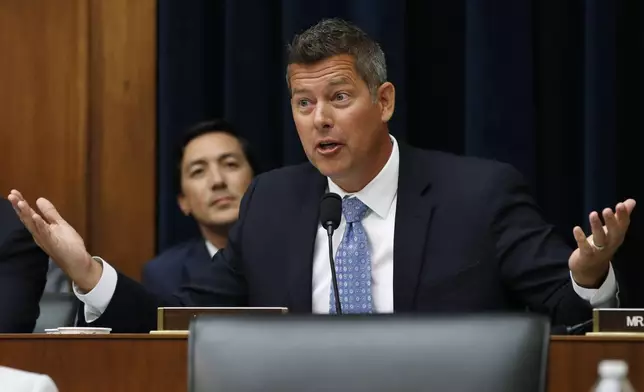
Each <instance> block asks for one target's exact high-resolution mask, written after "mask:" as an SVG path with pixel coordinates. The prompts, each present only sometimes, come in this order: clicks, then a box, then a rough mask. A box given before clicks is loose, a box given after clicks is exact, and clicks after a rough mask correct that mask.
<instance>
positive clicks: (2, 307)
mask: <svg viewBox="0 0 644 392" xmlns="http://www.w3.org/2000/svg"><path fill="white" fill-rule="evenodd" d="M48 260H49V256H47V254H46V253H44V252H43V251H42V250H41V249H40V248H39V247H38V246H37V245H36V243H35V242H34V240H33V238H32V237H31V234H30V233H29V231H28V230H27V229H26V228H25V227H24V226H23V224H22V222H20V220H19V219H18V216H17V215H16V213H15V212H14V210H13V208H12V207H11V203H10V202H9V201H8V200H6V199H0V332H1V333H10V332H13V333H16V332H29V333H30V332H32V331H33V329H34V326H35V325H36V319H37V318H38V315H39V314H40V313H39V302H40V297H41V296H42V293H43V290H44V288H45V283H46V281H47V268H48V263H47V262H48Z"/></svg>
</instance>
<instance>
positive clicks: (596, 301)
mask: <svg viewBox="0 0 644 392" xmlns="http://www.w3.org/2000/svg"><path fill="white" fill-rule="evenodd" d="M570 280H572V287H573V288H574V289H575V292H576V293H577V295H579V296H580V297H581V298H583V299H585V300H586V301H588V302H590V305H591V306H592V307H593V308H612V307H616V306H617V307H619V299H618V297H617V294H618V287H617V280H616V279H615V271H613V265H612V264H611V265H610V267H609V269H608V276H606V280H604V283H602V285H601V286H600V287H599V288H598V289H587V288H584V287H581V286H579V285H578V284H577V282H575V279H573V277H572V272H571V273H570Z"/></svg>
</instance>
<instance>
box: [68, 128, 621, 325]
mask: <svg viewBox="0 0 644 392" xmlns="http://www.w3.org/2000/svg"><path fill="white" fill-rule="evenodd" d="M391 141H392V143H393V149H392V153H391V156H390V157H389V160H388V161H387V163H386V164H385V166H384V167H383V168H382V170H381V171H380V173H378V175H377V176H376V177H375V178H374V179H373V180H372V181H371V182H370V183H369V184H367V186H365V187H364V188H363V189H362V190H360V191H359V192H357V193H355V194H354V195H355V196H356V197H358V198H359V199H360V200H361V201H362V202H363V203H364V204H366V205H367V206H368V207H369V208H370V211H369V212H368V213H367V215H366V216H365V218H364V219H363V220H362V225H363V227H364V229H365V231H366V232H367V238H368V239H369V245H370V247H371V249H370V250H371V263H372V264H371V279H372V285H371V295H372V298H373V308H374V311H375V312H376V313H392V312H393V311H394V293H393V279H394V259H393V256H394V224H395V221H396V200H397V192H398V170H399V167H400V152H399V150H398V142H397V141H396V139H395V138H394V137H393V136H391ZM328 190H329V191H330V192H335V193H337V194H338V195H340V197H344V196H345V195H347V192H345V191H343V190H342V189H340V187H339V186H337V185H336V184H334V183H333V181H331V180H330V179H329V180H328ZM345 228H346V221H345V219H344V216H343V217H342V220H341V221H340V226H339V227H338V228H337V229H336V230H335V232H334V233H333V252H334V253H335V252H336V250H337V248H338V246H339V245H340V241H341V240H342V236H343V235H344V230H345ZM94 259H95V260H97V261H99V262H101V263H103V275H102V276H101V279H100V281H99V282H98V284H97V285H96V287H94V289H93V290H92V291H90V292H89V293H87V294H82V293H81V292H80V291H79V290H78V287H77V286H76V285H75V284H74V293H76V296H77V297H78V298H79V299H80V300H81V301H82V302H84V303H85V305H87V306H85V319H86V321H87V322H92V321H94V320H96V319H97V318H98V317H100V315H101V314H103V312H104V311H105V309H106V308H107V306H108V305H109V303H110V301H111V299H112V296H113V295H114V290H115V288H116V280H117V276H118V275H117V274H116V271H115V270H114V268H113V267H112V266H110V265H109V264H108V263H107V262H105V261H104V260H103V259H101V258H99V257H95V258H94ZM570 278H571V280H572V284H573V288H574V290H575V292H576V293H577V295H579V296H580V297H581V298H583V299H584V300H586V301H589V302H590V304H591V306H593V307H612V306H614V305H615V302H616V293H617V282H616V281H615V273H614V271H613V267H612V265H611V266H610V269H609V272H608V276H607V278H606V280H605V281H604V283H603V284H602V285H601V287H600V288H599V289H586V288H583V287H581V286H579V285H577V283H576V282H575V281H574V279H572V275H571V276H570ZM312 283H313V286H312V287H313V293H312V294H313V295H312V310H313V313H322V314H324V313H329V294H330V289H331V267H330V265H329V259H328V244H327V234H326V230H325V229H323V228H322V227H320V228H319V229H318V232H317V235H316V238H315V250H314V254H313V276H312Z"/></svg>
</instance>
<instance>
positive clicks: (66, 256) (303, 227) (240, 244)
mask: <svg viewBox="0 0 644 392" xmlns="http://www.w3.org/2000/svg"><path fill="white" fill-rule="evenodd" d="M288 63H289V65H288V69H287V80H288V85H289V90H290V92H291V107H292V113H293V119H294V122H295V125H296V128H297V131H298V134H299V137H300V140H301V142H302V146H303V148H304V151H305V152H306V155H307V157H308V158H309V162H308V163H305V164H301V165H297V166H292V167H286V168H282V169H279V170H275V171H272V172H268V173H265V174H262V175H260V176H258V177H256V178H255V180H254V181H253V183H252V184H251V186H250V187H249V188H248V190H247V192H246V194H245V196H244V199H243V201H242V205H241V208H240V216H239V221H238V222H237V224H236V225H235V226H234V227H233V229H232V230H231V233H230V236H229V240H228V245H227V246H226V248H225V249H223V250H221V251H219V252H218V253H217V255H216V256H215V257H214V259H213V262H212V263H211V264H210V265H209V266H207V267H204V268H203V269H202V271H201V273H199V274H197V275H195V277H194V279H191V280H190V281H189V282H185V286H184V287H182V289H181V290H180V291H179V292H178V293H176V295H175V296H174V297H173V299H172V301H169V302H165V303H164V304H165V305H174V306H177V305H190V306H216V305H219V306H286V307H288V308H289V310H290V311H291V312H305V313H309V312H314V313H333V312H335V311H336V309H335V301H334V299H335V297H334V294H333V290H331V268H330V266H329V262H328V258H327V257H328V256H327V255H328V254H327V246H328V244H327V237H326V231H325V229H323V228H322V227H321V226H320V223H319V202H320V198H321V196H322V195H323V194H325V192H327V191H329V192H334V193H337V194H339V195H340V196H342V197H343V201H342V204H343V205H342V210H343V211H342V212H343V216H342V220H341V223H340V226H339V227H338V228H337V230H336V231H335V233H334V235H333V246H334V248H335V257H336V269H337V278H338V283H339V286H340V290H341V291H340V297H341V298H340V302H341V306H342V310H343V312H344V313H391V312H396V313H409V312H423V313H432V314H436V313H441V312H460V313H464V312H468V313H469V312H503V311H523V310H524V309H525V308H526V307H527V308H530V309H531V310H533V311H535V312H540V313H545V314H548V315H549V316H550V317H551V319H552V320H553V323H555V324H563V325H573V324H576V323H579V322H583V321H585V320H587V319H589V318H590V316H591V307H592V306H615V305H618V303H617V302H618V298H617V291H618V290H617V289H618V286H617V282H616V280H615V276H614V272H613V269H612V266H611V259H612V257H613V255H614V253H615V251H616V250H617V249H618V247H619V246H620V245H621V243H622V241H623V239H624V235H625V232H626V230H627V228H628V225H629V222H630V213H631V211H632V210H633V208H634V206H635V201H634V200H630V199H629V200H627V201H625V202H623V203H619V204H617V206H616V208H615V210H616V211H615V212H613V210H611V209H608V208H607V209H605V210H604V211H602V215H603V218H604V220H605V226H603V225H602V221H601V219H600V217H599V215H598V214H597V213H596V212H593V213H591V215H590V224H591V227H592V235H591V236H589V237H586V235H585V234H584V232H583V231H582V230H581V228H579V227H575V228H574V229H573V234H574V236H575V239H576V240H577V244H578V248H577V249H576V250H573V249H570V248H568V247H567V246H566V245H565V244H564V243H563V242H562V240H561V239H560V238H558V237H557V236H556V235H555V233H554V230H553V228H552V226H550V225H548V224H547V223H545V222H544V221H543V219H542V217H541V215H540V212H539V210H538V208H537V207H536V206H535V204H534V202H533V200H532V199H531V197H530V196H529V195H528V193H527V189H526V186H525V184H524V183H523V181H522V179H521V177H520V175H519V174H518V173H517V172H516V171H515V170H514V169H512V168H511V167H509V166H508V165H505V164H501V163H496V162H490V161H484V160H479V159H474V158H465V157H456V156H452V155H449V154H443V153H439V152H428V151H421V150H418V149H415V148H412V147H410V146H407V145H404V144H402V143H398V142H397V140H396V139H395V138H394V137H392V136H391V135H390V134H389V129H388V126H387V124H388V121H389V119H390V118H391V116H392V114H393V112H394V106H395V89H394V86H393V84H391V83H390V82H387V79H386V77H387V76H386V66H385V57H384V54H383V53H382V50H381V49H380V47H379V45H378V44H377V43H376V42H374V41H373V40H371V39H370V38H369V37H368V36H367V35H366V34H365V33H364V32H362V31H361V30H360V29H358V28H357V27H355V26H353V25H351V24H349V23H346V22H344V21H341V20H336V19H332V20H324V21H322V22H320V23H318V24H316V25H315V26H313V27H311V28H310V29H308V30H307V31H305V32H303V33H302V34H300V35H298V36H297V37H295V39H294V40H293V43H292V45H291V47H290V51H289V61H288ZM10 198H11V200H12V202H13V204H14V205H15V206H16V207H17V208H18V211H19V215H20V217H21V219H23V221H24V222H25V223H26V225H27V226H28V227H29V228H30V230H31V231H32V232H33V233H34V235H35V236H36V238H37V239H38V242H39V243H40V244H41V245H42V246H43V248H44V249H45V250H46V251H47V252H48V253H49V254H51V255H52V256H54V257H53V258H54V259H55V260H57V261H58V262H59V263H60V265H61V267H62V268H63V269H64V270H66V271H67V273H68V274H69V275H70V277H71V278H72V280H73V281H74V282H75V291H76V293H77V296H78V297H79V298H80V299H81V300H82V301H83V302H84V303H85V304H86V306H85V318H86V320H87V321H88V322H93V323H95V324H96V325H108V326H111V327H113V328H114V330H115V331H140V332H147V331H149V330H151V329H154V328H155V324H156V323H155V321H156V319H155V316H156V307H157V306H158V305H161V304H162V302H161V301H159V300H158V299H157V298H156V297H155V296H153V295H150V294H148V293H146V292H145V290H144V289H143V288H142V287H141V286H140V285H138V284H137V283H136V282H134V281H132V280H130V279H128V278H127V277H126V276H124V275H122V274H119V273H117V272H116V271H115V270H114V268H113V267H111V266H110V265H109V263H107V262H106V261H105V260H102V259H100V258H98V257H91V256H90V254H89V253H87V251H86V249H85V247H84V246H83V245H82V239H81V238H80V237H79V236H78V234H77V233H76V232H75V231H74V230H73V228H71V227H70V226H69V225H68V224H66V223H65V221H64V220H63V219H62V218H61V217H60V215H59V214H58V213H57V211H56V209H55V208H54V206H53V205H52V204H51V203H50V202H48V201H47V200H46V199H38V200H37V202H36V203H37V206H38V208H39V209H40V212H41V213H42V217H41V215H39V214H37V213H35V211H33V210H32V209H31V207H30V206H29V204H28V203H27V202H26V201H25V200H24V198H23V197H22V196H21V194H20V193H19V192H18V191H12V194H11V196H10ZM43 217H44V219H43Z"/></svg>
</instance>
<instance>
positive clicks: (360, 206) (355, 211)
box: [342, 197, 369, 223]
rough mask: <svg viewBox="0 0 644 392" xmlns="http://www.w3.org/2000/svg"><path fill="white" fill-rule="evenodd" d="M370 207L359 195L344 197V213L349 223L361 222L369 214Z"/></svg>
mask: <svg viewBox="0 0 644 392" xmlns="http://www.w3.org/2000/svg"><path fill="white" fill-rule="evenodd" d="M368 210H369V207H367V205H366V204H364V203H363V202H361V201H360V199H358V198H357V197H350V198H344V199H342V213H343V214H344V219H346V220H347V223H353V222H359V221H361V220H362V218H364V216H365V215H366V214H367V211H368Z"/></svg>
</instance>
